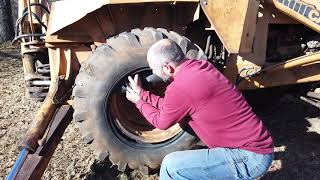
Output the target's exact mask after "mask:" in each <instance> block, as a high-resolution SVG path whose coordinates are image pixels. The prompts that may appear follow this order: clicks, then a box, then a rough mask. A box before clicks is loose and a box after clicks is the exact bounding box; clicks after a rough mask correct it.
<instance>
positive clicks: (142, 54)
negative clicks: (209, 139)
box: [73, 28, 206, 174]
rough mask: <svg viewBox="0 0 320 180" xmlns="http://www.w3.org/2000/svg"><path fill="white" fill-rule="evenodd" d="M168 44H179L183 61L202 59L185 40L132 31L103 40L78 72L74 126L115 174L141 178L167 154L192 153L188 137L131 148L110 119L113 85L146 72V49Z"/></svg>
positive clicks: (163, 32)
mask: <svg viewBox="0 0 320 180" xmlns="http://www.w3.org/2000/svg"><path fill="white" fill-rule="evenodd" d="M164 38H169V39H172V40H174V41H175V42H177V43H178V44H179V45H180V47H181V48H182V50H183V52H184V53H185V54H186V56H187V58H192V59H206V56H205V55H204V53H203V51H202V50H201V49H200V48H198V47H197V46H196V45H194V44H192V43H191V42H190V41H189V40H188V39H187V38H186V37H183V36H181V35H179V34H177V33H175V32H172V31H170V32H168V31H167V30H165V29H154V28H145V29H143V30H140V29H134V30H132V31H131V32H124V33H121V34H119V35H118V36H114V37H111V38H109V39H107V43H106V44H104V45H102V46H99V47H98V48H97V49H96V50H95V51H94V52H93V54H92V55H91V56H90V57H89V58H88V60H87V61H86V62H84V63H83V64H82V66H81V69H80V71H79V74H78V76H77V78H76V81H75V87H74V90H73V98H74V115H73V117H74V120H75V122H76V124H77V126H78V127H79V129H80V132H81V134H82V138H83V140H84V142H85V143H88V144H91V146H92V149H93V150H94V151H95V154H96V156H97V158H98V159H99V160H101V161H103V160H106V159H109V160H110V161H111V162H112V163H113V164H115V165H117V167H118V170H119V171H126V170H130V169H137V170H141V171H142V172H144V173H145V174H147V173H150V172H153V170H157V169H159V167H160V164H161V161H162V159H163V158H164V156H165V155H167V154H168V153H171V152H174V151H178V150H186V149H191V148H192V147H193V146H194V145H195V144H196V143H197V142H198V141H199V140H198V138H196V137H195V136H193V135H190V134H189V133H187V132H186V131H183V132H180V133H179V134H178V135H176V136H175V137H173V138H172V139H170V140H168V141H166V142H164V143H158V144H147V143H145V144H143V143H142V144H141V143H137V142H132V141H130V140H128V139H127V138H126V137H124V135H123V134H121V133H119V131H118V130H117V128H116V127H115V126H114V123H113V122H112V121H113V120H112V119H110V118H109V117H108V115H107V114H108V113H107V109H108V106H109V105H108V98H109V95H110V93H111V92H112V88H113V87H114V84H116V83H117V82H118V81H119V80H120V79H121V78H123V77H126V76H128V75H130V72H132V71H133V70H136V69H141V68H146V67H148V64H147V61H146V59H147V58H146V56H147V50H148V49H149V47H150V46H151V45H152V44H153V43H155V42H157V41H158V40H161V39H164Z"/></svg>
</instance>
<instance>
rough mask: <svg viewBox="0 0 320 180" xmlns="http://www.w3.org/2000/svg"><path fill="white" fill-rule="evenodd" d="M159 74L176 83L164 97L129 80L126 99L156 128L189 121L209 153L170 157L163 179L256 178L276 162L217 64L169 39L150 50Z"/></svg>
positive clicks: (248, 110) (267, 139) (269, 140)
mask: <svg viewBox="0 0 320 180" xmlns="http://www.w3.org/2000/svg"><path fill="white" fill-rule="evenodd" d="M147 60H148V63H149V66H150V68H151V69H152V71H153V74H155V75H157V76H159V77H160V78H162V79H163V80H164V81H170V82H171V83H170V85H169V86H168V87H167V89H166V92H165V96H164V97H163V98H161V97H158V96H156V95H153V94H151V93H150V92H148V91H145V90H144V89H143V88H142V87H141V84H140V83H139V80H138V76H137V75H136V76H135V77H134V79H132V78H131V77H128V79H129V81H130V87H128V88H127V93H126V97H127V99H128V100H129V101H131V102H133V103H135V105H136V107H137V108H138V109H139V110H140V112H141V113H142V114H143V115H144V117H145V118H146V119H147V120H148V121H149V122H150V123H151V124H153V125H154V126H155V127H157V128H159V129H167V128H169V127H171V126H173V125H174V124H176V123H178V122H179V121H180V120H181V119H183V117H185V116H187V115H188V116H189V117H191V119H190V121H188V124H189V125H190V126H191V128H192V129H193V130H194V132H195V133H196V134H197V136H198V137H199V138H200V139H201V140H202V141H203V142H204V143H205V144H206V145H207V146H208V147H209V149H200V150H188V151H179V152H174V153H171V154H169V155H167V156H166V157H165V158H164V160H163V162H162V165H161V169H160V179H161V180H167V179H175V180H184V179H192V180H203V179H254V178H256V177H259V176H261V175H263V174H264V173H265V172H267V170H268V168H269V166H270V164H271V162H272V160H273V144H272V138H271V136H270V134H269V133H268V131H267V130H266V128H265V127H263V125H262V122H261V120H260V119H258V117H257V116H256V115H255V114H254V113H253V112H252V109H251V107H250V106H249V105H248V104H247V102H246V100H245V99H244V98H243V96H242V95H241V93H240V92H239V91H238V90H237V89H236V87H235V86H234V85H233V84H232V83H231V82H229V81H228V80H227V79H226V78H225V77H224V76H223V75H222V74H221V73H220V72H219V71H218V70H217V69H216V68H215V67H214V66H213V65H211V64H210V63H209V62H206V61H199V60H188V59H185V56H184V54H183V52H182V50H181V49H180V47H179V46H178V45H177V44H176V43H175V42H174V41H171V40H169V39H164V40H160V41H158V42H156V43H155V44H154V45H152V46H151V47H150V49H149V50H148V54H147Z"/></svg>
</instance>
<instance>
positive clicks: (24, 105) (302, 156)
mask: <svg viewBox="0 0 320 180" xmlns="http://www.w3.org/2000/svg"><path fill="white" fill-rule="evenodd" d="M40 105H41V103H38V102H34V101H32V100H29V99H26V98H25V94H24V85H23V68H22V63H21V60H20V57H19V51H18V50H17V47H15V46H11V45H9V44H2V45H0V166H1V168H0V179H4V178H5V176H6V175H7V174H8V173H9V171H10V169H11V167H12V166H13V164H14V162H15V160H16V158H17V155H18V153H19V149H18V143H19V141H20V140H21V139H22V138H23V136H24V135H25V133H26V131H27V129H28V127H29V125H30V123H31V122H32V120H33V118H34V115H35V114H36V112H37V109H38V108H39V106H40ZM258 114H259V115H260V116H261V117H262V119H263V121H264V124H265V125H266V126H267V128H268V129H269V130H270V132H271V134H272V136H273V138H274V142H275V146H276V149H275V160H274V161H273V163H272V166H271V167H270V169H269V172H268V173H267V174H266V175H265V176H264V177H262V178H260V179H265V180H267V179H311V180H313V179H314V180H316V179H320V178H319V177H320V171H319V169H320V143H319V142H320V111H319V109H317V108H315V107H313V106H311V105H308V104H306V103H304V102H302V101H300V100H299V99H298V98H295V97H294V96H292V95H285V96H282V97H281V98H280V99H279V100H277V101H276V103H273V104H272V105H269V106H266V107H264V108H263V110H262V111H259V113H258ZM107 167H109V166H108V165H106V164H103V163H100V162H97V161H95V158H94V155H93V152H92V150H91V149H90V148H89V146H88V145H86V144H84V143H82V141H81V138H80V134H79V131H78V129H77V128H76V127H75V125H74V123H73V122H72V123H71V124H70V125H69V126H68V128H67V129H66V132H65V133H64V135H63V137H62V142H61V143H60V144H59V145H58V147H57V149H56V151H55V153H54V155H53V157H52V159H51V161H50V163H49V165H48V168H47V169H46V171H45V173H44V175H43V177H42V179H52V180H55V179H57V180H58V179H59V180H60V179H115V178H114V177H115V176H118V177H117V178H116V179H144V180H153V179H158V176H157V175H153V176H148V177H147V176H143V175H142V174H141V173H140V172H138V171H134V172H132V173H131V174H130V175H128V176H126V175H124V174H119V175H118V174H116V175H114V173H113V171H112V170H111V169H109V168H107Z"/></svg>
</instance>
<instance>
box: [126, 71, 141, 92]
mask: <svg viewBox="0 0 320 180" xmlns="http://www.w3.org/2000/svg"><path fill="white" fill-rule="evenodd" d="M128 80H129V85H130V87H131V89H132V90H133V91H134V92H136V93H137V94H140V91H141V88H142V83H141V81H140V78H139V75H138V74H136V75H134V79H132V77H131V76H128Z"/></svg>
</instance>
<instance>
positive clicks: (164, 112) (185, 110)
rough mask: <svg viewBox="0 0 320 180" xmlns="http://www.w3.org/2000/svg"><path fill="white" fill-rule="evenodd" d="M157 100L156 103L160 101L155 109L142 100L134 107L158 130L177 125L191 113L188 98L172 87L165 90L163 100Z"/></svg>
mask: <svg viewBox="0 0 320 180" xmlns="http://www.w3.org/2000/svg"><path fill="white" fill-rule="evenodd" d="M153 98H156V97H153ZM159 99H161V98H159ZM159 99H158V102H159V101H161V103H160V104H161V105H160V107H159V108H156V107H155V106H153V105H152V104H150V103H148V102H146V101H145V100H143V99H140V100H139V101H138V102H137V103H136V107H137V108H138V109H139V110H140V112H141V113H142V114H143V116H144V117H145V118H146V119H147V120H148V121H149V122H150V123H151V124H152V125H153V126H155V127H156V128H158V129H163V130H165V129H168V128H169V127H171V126H173V125H174V124H176V123H178V122H179V121H180V120H181V119H182V118H183V117H185V116H186V115H188V114H189V112H190V111H191V103H190V99H189V97H188V96H187V95H186V94H185V93H183V91H180V90H178V89H176V88H174V87H171V88H169V89H167V91H166V93H165V96H164V98H163V99H162V100H159ZM149 100H150V99H149ZM158 106H159V105H158Z"/></svg>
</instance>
